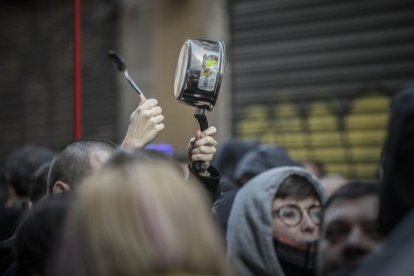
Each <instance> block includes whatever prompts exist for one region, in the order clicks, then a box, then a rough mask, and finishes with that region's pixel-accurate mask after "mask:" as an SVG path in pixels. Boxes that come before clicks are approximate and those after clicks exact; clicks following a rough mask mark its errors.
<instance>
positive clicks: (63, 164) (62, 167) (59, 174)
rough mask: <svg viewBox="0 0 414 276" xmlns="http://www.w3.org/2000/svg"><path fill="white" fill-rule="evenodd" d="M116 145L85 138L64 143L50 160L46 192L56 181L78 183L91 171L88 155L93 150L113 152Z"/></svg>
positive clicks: (49, 191)
mask: <svg viewBox="0 0 414 276" xmlns="http://www.w3.org/2000/svg"><path fill="white" fill-rule="evenodd" d="M117 148H118V146H117V145H116V144H114V143H112V142H110V141H106V140H100V139H85V140H80V141H75V142H71V143H69V144H66V145H65V146H64V147H63V148H62V149H61V150H60V151H59V153H58V154H57V155H56V156H55V158H54V159H53V161H52V165H51V167H50V170H49V176H48V178H47V189H48V193H52V191H53V185H54V184H55V183H56V181H59V180H60V181H63V182H65V183H66V184H68V185H69V186H70V187H73V186H74V185H76V184H77V183H79V182H80V181H81V180H82V179H83V178H84V177H85V176H86V175H88V174H89V173H90V171H91V164H90V162H89V155H90V153H91V152H92V151H94V150H103V151H107V152H109V153H113V152H114V151H115V150H116V149H117Z"/></svg>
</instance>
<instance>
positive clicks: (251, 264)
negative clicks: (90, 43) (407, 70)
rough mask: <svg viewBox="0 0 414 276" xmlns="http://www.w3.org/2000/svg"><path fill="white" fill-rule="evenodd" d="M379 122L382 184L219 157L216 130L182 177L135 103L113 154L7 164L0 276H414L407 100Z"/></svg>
mask: <svg viewBox="0 0 414 276" xmlns="http://www.w3.org/2000/svg"><path fill="white" fill-rule="evenodd" d="M390 118H391V119H390V124H389V129H388V137H387V140H386V143H385V144H384V150H383V156H382V161H381V164H379V166H380V167H381V179H375V180H372V181H370V182H367V181H357V180H353V181H347V180H346V179H344V178H343V177H341V176H339V175H328V176H324V175H323V172H322V171H321V170H320V169H319V170H318V166H317V165H318V164H317V163H311V162H299V161H298V160H293V159H292V158H291V157H290V156H289V155H288V152H286V151H285V150H284V149H282V148H280V147H278V146H277V145H263V144H260V143H258V142H254V141H249V142H245V141H237V140H230V141H227V142H224V143H222V145H220V146H219V145H218V144H217V141H216V139H215V138H214V135H215V134H216V131H217V130H216V128H215V127H209V128H208V129H207V130H205V131H203V132H201V131H197V132H196V135H195V136H194V137H192V138H190V139H189V142H188V150H187V155H188V156H187V157H188V162H187V164H185V165H184V166H183V165H182V161H183V160H182V158H176V157H175V156H174V155H173V154H171V152H170V150H169V149H168V151H167V152H166V151H165V149H164V148H163V149H161V148H160V147H157V146H154V145H152V146H151V147H148V145H149V144H150V143H151V142H152V141H153V140H154V139H155V138H156V137H157V136H158V135H159V133H160V132H162V130H163V129H164V124H163V120H164V117H163V115H162V109H161V107H160V106H159V105H158V102H157V101H156V100H155V99H145V98H143V96H141V103H140V105H139V106H138V107H137V109H136V110H135V111H134V112H133V113H132V114H131V117H130V122H129V127H128V130H127V133H126V136H125V138H124V140H123V142H122V143H121V145H116V144H114V143H112V142H110V141H105V140H100V139H83V140H79V141H73V142H71V143H68V144H66V145H64V146H63V147H62V148H61V149H60V150H59V151H58V152H53V151H51V150H50V149H47V148H43V147H37V146H24V147H22V148H21V149H18V150H17V151H15V152H12V153H10V154H9V156H8V157H7V158H6V160H5V161H4V165H3V166H2V168H1V175H0V205H1V206H0V275H6V276H11V275H32V276H34V275H40V276H42V275H81V276H82V275H85V276H86V275H104V276H105V275H107V276H115V275H146V276H150V275H174V276H175V275H177V276H178V275H241V276H244V275H256V276H262V275H263V276H267V275H269V276H270V275H275V276H284V275H286V276H300V275H304V276H307V275H319V276H344V275H356V276H359V275H403V276H404V275H414V265H412V262H410V260H409V258H410V256H411V255H410V252H411V251H413V250H414V244H413V245H412V244H411V243H414V239H413V238H412V235H411V233H412V231H411V230H412V229H413V228H414V213H413V212H412V208H413V207H414V201H413V200H412V198H414V190H413V188H412V186H411V183H410V181H411V179H414V178H412V177H411V174H413V173H414V157H413V156H414V155H412V154H411V153H412V152H411V151H414V147H413V146H412V143H411V139H412V138H414V128H413V126H414V88H412V87H411V88H407V89H405V90H403V91H401V92H400V93H398V94H397V95H396V96H395V98H394V100H393V104H392V108H391V116H390ZM216 150H217V152H216ZM195 162H201V166H200V169H198V170H194V169H193V164H194V163H195Z"/></svg>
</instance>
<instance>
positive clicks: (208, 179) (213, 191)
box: [188, 165, 221, 203]
mask: <svg viewBox="0 0 414 276" xmlns="http://www.w3.org/2000/svg"><path fill="white" fill-rule="evenodd" d="M188 167H189V169H190V172H191V174H192V175H193V176H194V177H195V178H196V179H198V181H199V182H200V183H201V185H202V186H203V187H204V188H205V189H206V190H207V192H208V195H209V197H210V200H211V202H212V203H213V202H214V201H216V200H217V198H218V197H219V196H220V194H221V189H220V173H219V171H218V170H217V169H216V168H215V167H213V166H212V165H210V167H209V168H208V169H207V171H208V173H209V174H210V176H200V175H198V174H197V173H196V172H195V171H193V169H192V168H191V166H190V165H189V166H188Z"/></svg>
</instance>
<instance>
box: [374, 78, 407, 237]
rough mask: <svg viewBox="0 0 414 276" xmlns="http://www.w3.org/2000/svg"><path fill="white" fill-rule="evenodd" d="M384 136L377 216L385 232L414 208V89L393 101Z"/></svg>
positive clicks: (401, 94)
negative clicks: (381, 178)
mask: <svg viewBox="0 0 414 276" xmlns="http://www.w3.org/2000/svg"><path fill="white" fill-rule="evenodd" d="M387 135H388V136H387V141H386V143H385V146H384V151H383V154H384V156H383V162H382V165H383V166H382V169H383V180H382V187H381V192H380V214H379V222H380V227H381V228H382V229H383V231H384V232H386V233H388V232H390V231H391V230H392V229H393V228H394V227H395V226H396V225H397V224H398V223H399V222H400V220H401V219H402V218H403V217H404V216H405V215H406V214H408V212H409V211H410V210H412V208H413V207H414V202H413V197H414V185H412V184H411V182H412V180H413V179H414V142H413V141H414V86H410V87H409V88H407V89H405V90H403V91H401V92H400V93H399V94H397V95H396V97H395V98H394V100H393V103H392V108H391V117H390V123H389V127H388V134H387Z"/></svg>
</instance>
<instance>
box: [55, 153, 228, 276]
mask: <svg viewBox="0 0 414 276" xmlns="http://www.w3.org/2000/svg"><path fill="white" fill-rule="evenodd" d="M77 192H78V194H77V197H76V199H75V202H74V206H73V209H72V210H71V213H70V215H69V220H68V221H67V228H66V234H65V238H64V241H63V244H62V248H61V251H60V254H59V258H58V260H57V261H56V266H55V268H54V270H53V271H54V272H55V275H81V276H82V275H101V276H105V275H126V276H128V275H151V274H152V275H155V274H157V275H158V274H165V273H172V274H174V273H176V274H180V273H183V274H192V273H193V274H206V275H207V274H208V275H228V273H229V271H228V267H227V264H226V258H225V255H224V251H223V248H222V244H221V242H220V240H219V233H218V232H217V229H216V228H215V226H214V224H213V220H212V218H211V216H210V214H209V209H208V203H207V202H208V201H207V199H206V197H205V194H203V191H202V190H201V188H200V187H199V185H198V183H193V182H191V181H190V182H185V181H183V174H182V172H181V170H180V169H179V167H178V166H177V165H173V164H172V161H171V160H167V159H166V157H161V156H160V154H156V153H154V152H148V151H144V150H140V151H136V152H118V153H116V154H115V155H114V156H113V157H112V158H111V159H110V160H109V161H108V163H107V164H106V165H105V166H104V167H103V168H102V170H100V171H99V173H96V174H94V175H91V176H90V177H88V178H87V179H86V180H85V181H84V182H83V183H82V185H81V187H80V189H79V190H78V191H77Z"/></svg>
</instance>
